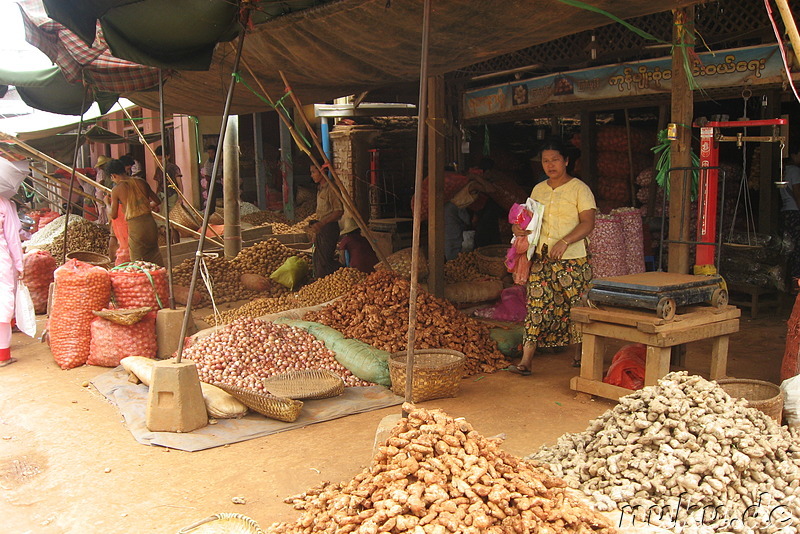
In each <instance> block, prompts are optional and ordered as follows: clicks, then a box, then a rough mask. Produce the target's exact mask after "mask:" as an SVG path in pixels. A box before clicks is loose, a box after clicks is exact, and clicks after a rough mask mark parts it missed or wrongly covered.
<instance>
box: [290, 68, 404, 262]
mask: <svg viewBox="0 0 800 534" xmlns="http://www.w3.org/2000/svg"><path fill="white" fill-rule="evenodd" d="M278 73H279V74H280V75H281V79H282V80H283V83H284V85H285V86H286V90H287V91H288V93H289V97H290V98H291V99H292V102H294V106H295V109H297V110H298V112H299V113H298V114H299V115H300V117H301V118H302V119H303V124H305V126H306V129H307V130H308V133H309V135H310V136H311V139H313V140H314V146H315V147H316V148H317V151H318V152H319V153H320V154H321V155H322V160H323V161H324V163H325V165H327V166H328V170H330V176H328V173H326V172H324V170H323V169H322V165H320V164H319V162H318V161H317V159H316V158H315V157H314V156H313V155H311V154H310V153H309V157H310V158H311V162H312V163H313V164H314V166H315V167H316V168H317V169H319V170H320V171H321V172H322V176H323V177H325V179H326V180H328V184H330V185H331V186H333V185H334V184H335V187H333V188H332V190H333V192H334V193H335V194H336V196H337V197H339V200H341V201H342V204H344V205H345V206H346V207H347V209H348V210H349V211H350V215H352V217H353V219H354V220H355V221H356V224H357V225H358V227H359V228H361V232H362V233H363V235H364V237H365V238H366V239H367V241H369V244H370V246H371V247H372V249H373V250H374V251H375V253H376V254H377V255H378V259H379V260H380V261H381V263H383V264H384V266H385V267H386V268H387V269H389V270H390V271H391V270H393V269H392V267H391V265H389V261H388V260H387V259H386V254H384V253H383V251H382V250H380V248H379V247H378V243H377V241H375V236H374V235H372V231H371V230H370V229H369V226H368V225H367V223H366V222H365V221H364V219H363V217H361V214H360V213H359V212H358V210H357V209H356V205H355V204H354V203H353V199H352V198H350V195H349V194H348V193H347V189H346V188H345V187H344V184H343V183H342V181H341V179H340V178H339V175H338V174H337V173H336V169H334V168H333V163H331V160H329V159H328V155H327V154H325V151H324V150H322V144H320V142H319V137H318V136H317V133H316V132H315V131H314V128H313V127H312V126H311V124H310V123H309V122H308V119H307V118H306V116H305V114H304V113H303V104H302V103H301V102H300V99H299V98H297V95H295V94H294V91H292V88H291V86H290V85H289V82H288V80H287V79H286V76H285V75H284V74H283V71H278ZM278 115H279V116H282V115H283V114H282V113H278ZM290 131H291V130H290ZM331 180H332V181H331Z"/></svg>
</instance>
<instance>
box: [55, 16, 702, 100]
mask: <svg viewBox="0 0 800 534" xmlns="http://www.w3.org/2000/svg"><path fill="white" fill-rule="evenodd" d="M218 3H223V4H226V5H227V7H228V8H229V9H231V10H232V8H231V6H233V5H234V4H233V2H230V1H229V0H176V1H174V2H159V1H156V0H75V1H72V2H63V1H59V0H45V4H46V5H47V8H48V14H49V15H50V16H51V17H53V18H54V19H56V20H59V21H60V22H61V23H63V24H64V25H66V26H69V27H71V28H72V29H73V30H75V31H76V32H77V33H78V34H80V35H84V37H85V38H87V39H88V38H89V37H90V35H91V32H92V24H93V21H95V22H96V21H99V24H100V25H101V26H102V28H103V31H104V34H105V35H106V39H107V41H108V43H109V46H111V48H112V50H113V51H114V53H115V54H116V53H120V54H125V57H126V59H131V58H136V59H135V60H136V61H137V62H141V63H147V62H148V61H150V64H154V65H161V66H165V65H171V66H174V65H177V64H180V63H179V62H180V61H181V60H180V59H179V58H180V57H182V54H181V51H182V50H184V51H185V50H187V49H188V48H190V47H187V43H189V44H191V43H192V42H194V41H193V40H192V37H191V35H188V34H189V33H191V32H193V31H196V32H198V33H202V32H206V31H208V32H210V33H209V37H210V36H211V35H214V36H216V37H215V38H217V39H219V40H220V41H224V40H226V39H230V38H231V37H232V35H231V34H230V33H229V32H230V31H232V30H231V28H232V27H231V26H226V25H228V24H230V23H231V22H232V21H231V18H230V13H229V12H228V11H225V10H223V9H222V7H221V6H219V5H217V4H218ZM695 3H697V0H668V1H667V2H641V1H639V0H596V1H593V2H592V4H593V8H599V9H602V10H606V11H608V12H610V13H613V14H614V15H616V16H618V17H620V18H623V19H627V18H632V17H638V16H643V15H648V14H652V13H656V12H661V11H668V10H671V9H675V8H679V7H684V6H687V5H691V4H695ZM206 4H214V6H213V8H212V7H209V10H210V11H209V13H212V12H213V9H219V10H220V11H219V13H221V14H220V15H218V17H219V20H218V21H217V22H218V23H219V25H218V26H215V27H213V31H211V30H208V29H204V28H207V26H206V24H208V23H209V21H208V20H206V19H200V20H195V19H196V18H198V17H199V16H195V15H192V16H185V13H199V12H200V11H198V10H199V9H200V8H201V7H202V5H206ZM292 4H293V5H294V3H292ZM250 5H253V6H254V8H253V17H252V26H251V29H249V30H248V33H247V36H246V38H245V44H244V53H243V60H244V64H245V65H246V66H249V68H250V69H252V70H253V72H254V74H255V77H256V78H257V79H258V81H260V82H261V83H263V84H264V86H265V88H266V89H267V91H269V92H270V95H271V96H272V97H273V98H278V97H279V96H281V95H283V94H284V85H283V83H282V82H281V80H280V76H279V74H278V71H279V70H282V71H284V72H285V73H286V75H287V78H288V79H289V81H290V82H291V83H292V86H293V87H294V89H295V91H296V92H297V93H298V95H299V96H300V98H301V99H302V100H303V101H305V102H307V103H311V102H322V101H327V100H330V99H332V98H335V97H339V96H343V95H347V94H353V93H358V92H361V91H366V90H371V89H375V88H379V87H383V86H387V85H394V84H397V83H403V82H409V81H414V80H417V79H418V77H419V62H420V46H421V44H420V43H421V27H422V24H421V23H422V2H421V1H420V0H416V1H399V0H394V1H392V0H339V1H332V2H327V3H323V2H320V1H317V2H313V1H306V2H300V7H301V9H299V10H296V11H293V12H290V13H288V14H283V15H282V14H281V13H282V11H280V9H282V7H281V6H286V5H287V3H286V2H282V1H281V2H279V1H272V0H261V1H260V2H252V3H250ZM147 6H149V7H147ZM174 6H181V7H180V9H182V10H183V11H182V13H184V15H182V16H179V17H176V18H174V19H169V18H168V17H167V11H166V10H168V9H173V7H174ZM307 6H316V7H307ZM236 7H237V11H238V6H236ZM303 7H305V9H303ZM124 9H130V10H133V9H139V11H137V15H136V16H123V15H122V13H123V11H122V10H124ZM176 9H179V8H176ZM287 9H288V8H287ZM118 10H119V14H117V11H118ZM190 10H191V11H190ZM270 10H272V11H270ZM231 12H232V11H231ZM278 15H279V16H278ZM209 16H212V14H209ZM610 22H611V20H610V19H609V18H608V17H607V16H605V15H603V14H601V13H597V12H594V11H590V10H587V9H585V8H583V7H576V6H573V5H568V4H567V3H565V2H563V1H561V0H540V1H538V2H531V1H529V0H515V1H510V2H502V3H498V2H486V1H484V0H439V1H438V2H437V3H436V8H435V11H434V13H433V14H432V17H431V37H430V55H429V72H430V74H431V75H437V74H444V73H446V72H450V71H453V70H456V69H458V68H462V67H465V66H468V65H472V64H474V63H477V62H480V61H484V60H487V59H489V58H492V57H495V56H498V55H501V54H506V53H510V52H513V51H516V50H520V49H523V48H526V47H530V46H533V45H536V44H540V43H543V42H547V41H550V40H553V39H557V38H559V37H563V36H565V35H570V34H573V33H577V32H581V31H584V30H589V29H592V28H595V27H599V26H603V25H606V24H609V23H610ZM112 25H113V26H114V30H113V31H112V30H111V29H110V26H112ZM153 28H158V29H160V31H158V32H156V33H158V35H159V37H160V40H159V41H158V43H159V47H160V48H159V54H158V57H152V56H154V54H155V51H153V50H152V48H153V46H152V45H149V44H147V43H144V44H140V43H137V42H134V41H135V40H136V39H134V37H135V36H137V35H138V36H139V37H140V38H139V40H140V41H142V40H145V38H144V37H142V36H144V35H151V33H152V31H153ZM178 29H180V31H178ZM112 34H114V36H113V37H112ZM173 35H174V42H171V41H172V40H171V39H170V37H171V36H173ZM125 36H127V37H125ZM116 37H120V41H121V42H122V41H123V40H124V39H123V37H125V38H126V39H127V41H125V42H126V43H127V45H130V47H133V48H135V49H136V50H138V51H139V53H141V55H139V56H136V55H134V54H133V52H132V50H131V49H130V47H128V46H127V45H126V46H124V47H123V46H122V44H117V43H115V39H116ZM170 53H174V54H175V58H176V59H175V62H174V63H167V59H169V58H168V57H167V56H169V54H170ZM183 55H184V56H185V55H186V54H183ZM233 59H234V51H233V48H232V46H231V45H230V44H229V43H224V42H220V43H219V44H217V45H216V47H215V48H214V52H213V56H212V60H211V64H210V68H209V70H208V71H190V70H185V69H186V68H188V67H192V68H194V67H195V66H198V65H189V66H188V67H184V68H183V69H181V72H180V73H179V74H178V75H176V76H173V77H172V78H171V79H170V80H169V81H168V83H167V84H165V88H164V98H165V106H166V108H167V110H168V111H170V112H172V113H188V114H196V115H200V114H219V113H220V111H221V110H222V109H223V104H224V101H225V96H226V88H227V85H228V80H229V79H230V78H229V76H230V75H231V69H232V65H233ZM240 74H241V75H242V78H243V80H244V81H246V82H247V83H248V85H249V86H250V87H252V88H253V90H254V91H259V90H258V88H257V85H256V84H254V80H253V79H252V77H250V76H249V74H248V73H247V69H246V68H242V69H240ZM126 96H127V97H128V98H130V99H131V100H133V101H135V102H136V103H138V104H140V105H142V106H145V107H148V108H153V109H155V108H157V107H158V97H157V95H156V94H152V93H141V92H134V93H126ZM269 108H270V106H269V105H268V104H266V103H265V102H264V101H263V100H262V99H261V98H259V96H257V95H256V94H254V93H253V92H251V91H248V90H243V89H239V90H237V92H236V96H235V98H234V101H233V105H232V112H234V113H251V112H256V111H264V110H267V109H269Z"/></svg>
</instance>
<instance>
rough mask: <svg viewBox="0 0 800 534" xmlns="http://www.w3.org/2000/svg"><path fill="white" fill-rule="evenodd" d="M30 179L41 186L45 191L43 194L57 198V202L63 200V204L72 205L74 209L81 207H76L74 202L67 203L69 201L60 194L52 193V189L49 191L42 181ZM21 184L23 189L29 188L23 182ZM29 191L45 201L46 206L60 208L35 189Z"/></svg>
mask: <svg viewBox="0 0 800 534" xmlns="http://www.w3.org/2000/svg"><path fill="white" fill-rule="evenodd" d="M31 179H32V180H33V181H34V182H36V183H37V184H39V185H41V186H42V187H44V189H45V192H47V193H50V194H51V195H53V196H54V197H56V198H58V199H59V200H63V201H64V202H69V203H70V204H72V205H73V206H74V207H76V208H80V207H81V206H80V205H78V204H76V203H74V202H72V201H69V200H67V199H66V198H64V197H63V196H61V195H60V194H58V193H56V192H55V191H53V190H52V189H50V188H49V187H47V185H45V184H46V183H47V182H44V181H42V180H37V179H36V178H33V177H31ZM22 184H23V187H25V188H26V189H27V188H28V187H30V186H27V185H26V184H25V182H23V183H22ZM31 190H32V191H33V192H34V194H37V195H39V196H40V197H41V198H43V199H45V201H46V202H47V203H48V204H50V205H51V206H56V207H60V206H59V205H58V204H56V203H54V202H53V201H52V200H51V199H49V198H47V197H46V196H44V195H43V194H42V193H41V192H40V191H37V190H36V189H35V188H31Z"/></svg>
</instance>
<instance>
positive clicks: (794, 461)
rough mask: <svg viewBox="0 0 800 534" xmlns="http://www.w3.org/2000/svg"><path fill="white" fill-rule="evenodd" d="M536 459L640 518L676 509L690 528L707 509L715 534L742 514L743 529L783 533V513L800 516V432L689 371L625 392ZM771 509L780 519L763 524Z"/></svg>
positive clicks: (705, 516)
mask: <svg viewBox="0 0 800 534" xmlns="http://www.w3.org/2000/svg"><path fill="white" fill-rule="evenodd" d="M531 459H533V460H536V461H539V462H542V463H544V464H546V465H548V466H549V468H550V470H551V471H552V472H553V474H555V475H556V476H560V477H563V478H564V480H566V482H567V483H568V484H569V485H570V486H571V487H573V488H576V489H580V490H582V491H584V492H585V493H586V494H588V495H591V496H592V497H594V498H595V500H596V501H597V502H598V504H599V506H601V507H602V508H603V509H608V510H611V509H614V508H619V509H620V510H622V511H623V512H624V511H625V510H628V511H629V512H630V513H634V514H636V518H635V519H636V520H637V521H644V522H646V520H647V519H648V518H646V517H645V516H646V515H647V514H649V512H650V511H652V510H654V509H655V510H656V513H654V514H653V515H652V516H650V517H649V519H650V520H651V521H652V520H657V519H658V515H659V510H665V509H669V508H670V507H671V508H672V509H673V510H677V512H676V513H679V514H680V516H679V517H678V520H679V521H683V522H685V523H686V524H687V525H689V526H691V523H692V522H693V521H695V522H696V523H700V522H701V521H698V519H700V518H701V516H702V518H703V519H704V520H705V523H704V525H703V526H704V527H705V528H707V529H708V532H721V531H729V530H728V528H726V527H733V526H734V525H733V524H732V523H730V521H731V520H732V519H734V518H736V519H737V520H739V521H740V524H739V529H744V530H742V531H751V530H749V528H754V529H755V530H754V531H756V532H773V531H777V530H778V529H777V528H776V527H778V526H781V523H777V525H776V522H777V521H778V519H780V520H781V521H785V518H787V517H794V521H797V518H798V517H800V499H799V498H800V442H798V440H797V437H796V435H794V436H793V435H791V434H790V433H789V431H788V430H787V429H786V428H785V427H781V426H779V425H778V424H777V423H776V422H775V421H774V420H773V419H772V418H770V417H769V416H767V415H765V414H764V413H763V412H761V411H759V410H756V409H754V408H749V407H747V406H746V401H744V400H733V399H731V398H730V397H729V396H728V394H727V393H726V392H725V391H724V390H723V389H722V388H720V387H719V386H718V385H716V384H715V383H713V382H709V381H707V380H704V379H703V378H701V377H699V376H688V375H687V374H686V372H677V373H670V374H668V375H667V376H666V377H664V378H663V379H661V380H660V381H659V382H658V384H657V385H655V386H651V387H646V388H644V389H642V390H640V391H637V392H636V393H633V394H631V395H628V396H626V397H623V398H622V399H620V403H619V404H618V405H617V406H616V407H614V408H613V409H611V410H609V411H607V412H606V413H605V414H603V415H601V416H600V417H599V418H597V419H595V420H594V421H592V422H591V423H590V425H589V428H587V429H586V431H584V432H581V433H578V434H565V435H564V436H562V437H561V438H560V439H559V440H558V443H557V444H556V445H555V446H553V447H543V448H542V449H540V450H539V451H538V452H537V453H535V454H534V455H532V456H531ZM679 499H680V500H682V503H679ZM631 507H633V508H631ZM690 507H691V508H690ZM748 507H750V508H748ZM779 508H781V509H780V510H779ZM688 510H694V514H691V513H690V512H688ZM748 510H749V512H750V514H749V516H750V519H749V520H748V525H747V526H746V527H745V525H742V524H741V522H742V521H744V519H745V518H747V514H746V512H748ZM771 510H775V511H776V513H778V515H777V516H776V515H774V514H770V511H771ZM715 511H716V512H715ZM712 512H714V513H712ZM753 512H758V513H753ZM667 515H669V516H671V515H672V514H671V513H668V514H667ZM686 515H689V516H690V517H688V518H687V517H686ZM768 515H771V517H772V521H773V524H772V525H771V526H768V525H765V524H764V523H760V522H763V521H765V520H766V519H767V516H768ZM629 519H631V518H629ZM670 519H671V517H670ZM750 522H752V523H755V524H749V523H750ZM656 524H658V523H656ZM789 524H790V523H784V525H785V526H788V525H789ZM672 525H673V526H674V523H673V524H672ZM795 526H796V524H795ZM748 527H749V528H748ZM762 529H763V530H762ZM770 529H772V530H770ZM734 530H735V531H739V530H738V529H734Z"/></svg>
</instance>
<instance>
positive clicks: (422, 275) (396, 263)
mask: <svg viewBox="0 0 800 534" xmlns="http://www.w3.org/2000/svg"><path fill="white" fill-rule="evenodd" d="M412 255H413V252H412V250H411V248H410V247H409V248H404V249H402V250H398V251H397V252H394V253H392V254H389V256H387V257H386V261H387V262H388V263H389V266H390V267H391V268H392V271H393V272H395V273H397V274H399V275H400V276H402V277H404V278H409V279H410V278H411V264H412ZM386 269H387V267H386V264H385V263H384V262H380V263H378V264H377V265H376V266H375V270H376V271H383V270H386ZM417 276H418V277H419V280H425V279H426V278H427V277H428V260H427V258H425V255H424V254H423V253H422V252H420V254H419V263H418V264H417Z"/></svg>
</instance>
